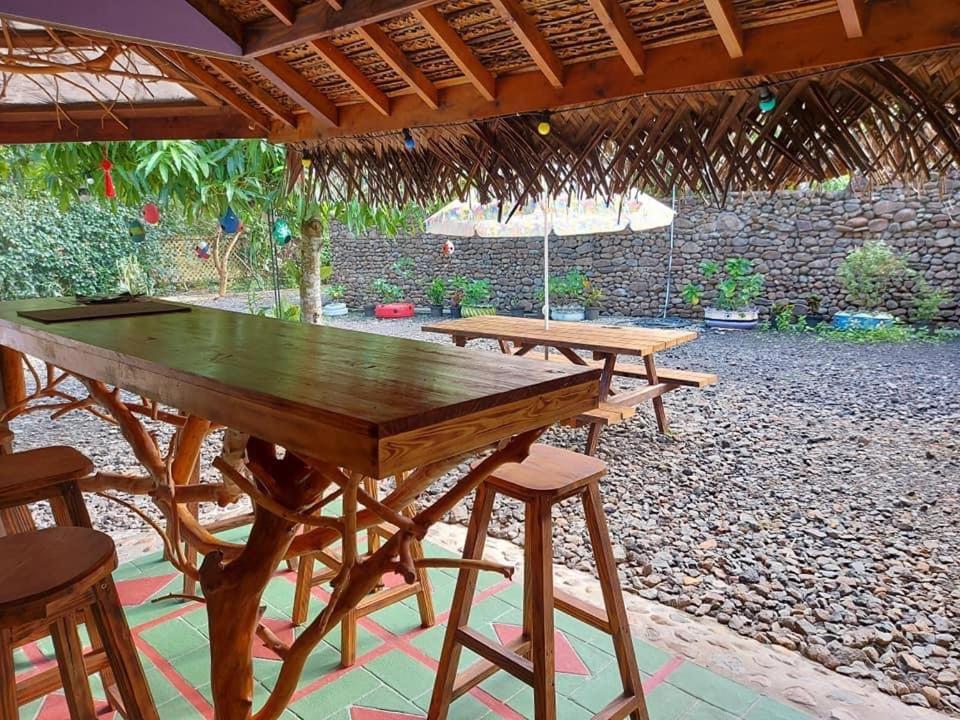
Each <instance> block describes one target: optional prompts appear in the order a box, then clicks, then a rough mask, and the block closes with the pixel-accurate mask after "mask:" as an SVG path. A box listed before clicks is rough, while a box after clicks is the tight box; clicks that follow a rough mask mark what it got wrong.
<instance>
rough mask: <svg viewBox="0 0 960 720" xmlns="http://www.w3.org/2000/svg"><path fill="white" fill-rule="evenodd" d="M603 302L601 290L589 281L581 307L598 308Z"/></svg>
mask: <svg viewBox="0 0 960 720" xmlns="http://www.w3.org/2000/svg"><path fill="white" fill-rule="evenodd" d="M601 302H603V290H601V289H600V288H598V287H597V286H596V285H593V284H592V283H591V282H590V281H589V280H588V281H587V287H586V289H585V290H584V292H583V306H584V307H588V308H595V307H599V306H600V303H601Z"/></svg>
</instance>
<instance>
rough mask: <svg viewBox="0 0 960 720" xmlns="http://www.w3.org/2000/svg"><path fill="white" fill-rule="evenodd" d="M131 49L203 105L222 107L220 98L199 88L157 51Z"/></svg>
mask: <svg viewBox="0 0 960 720" xmlns="http://www.w3.org/2000/svg"><path fill="white" fill-rule="evenodd" d="M133 49H134V51H135V52H136V53H137V55H139V56H140V57H142V58H143V59H144V60H146V61H147V62H148V63H150V64H152V65H153V66H154V67H156V68H157V69H158V70H159V71H160V72H161V73H163V74H164V75H166V76H167V77H169V78H170V79H171V81H172V82H175V83H177V84H178V85H179V86H180V87H182V88H183V89H184V90H186V91H187V92H188V93H190V94H191V95H193V96H194V97H196V98H197V99H198V100H199V101H200V102H202V103H203V104H204V105H207V106H209V107H223V101H221V100H220V98H218V97H217V96H216V95H214V94H213V93H209V92H207V91H206V90H204V89H202V88H201V87H199V83H197V82H196V81H194V80H193V79H192V78H191V77H190V76H189V75H187V74H186V73H185V72H183V70H181V69H180V68H178V67H177V66H176V65H174V64H173V63H172V62H170V61H169V60H167V58H165V57H164V56H163V55H162V54H161V53H160V51H159V50H155V49H154V48H151V47H144V46H143V45H137V46H136V47H134V48H133Z"/></svg>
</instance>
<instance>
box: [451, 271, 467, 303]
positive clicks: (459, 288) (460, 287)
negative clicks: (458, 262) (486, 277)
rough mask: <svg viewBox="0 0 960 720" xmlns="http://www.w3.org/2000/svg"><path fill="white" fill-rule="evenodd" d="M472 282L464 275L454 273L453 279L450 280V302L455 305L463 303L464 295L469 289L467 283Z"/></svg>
mask: <svg viewBox="0 0 960 720" xmlns="http://www.w3.org/2000/svg"><path fill="white" fill-rule="evenodd" d="M469 284H470V281H469V280H467V278H465V277H464V276H463V275H454V276H453V279H451V280H450V287H451V288H452V290H453V291H452V292H451V293H450V302H451V303H452V304H453V305H460V304H462V303H463V295H464V293H465V292H466V290H467V285H469Z"/></svg>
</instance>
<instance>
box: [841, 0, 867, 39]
mask: <svg viewBox="0 0 960 720" xmlns="http://www.w3.org/2000/svg"><path fill="white" fill-rule="evenodd" d="M837 8H838V9H839V10H840V17H841V18H843V29H844V32H846V33H847V37H848V38H859V37H863V26H864V20H865V18H864V13H865V12H866V9H865V7H864V3H863V0H837Z"/></svg>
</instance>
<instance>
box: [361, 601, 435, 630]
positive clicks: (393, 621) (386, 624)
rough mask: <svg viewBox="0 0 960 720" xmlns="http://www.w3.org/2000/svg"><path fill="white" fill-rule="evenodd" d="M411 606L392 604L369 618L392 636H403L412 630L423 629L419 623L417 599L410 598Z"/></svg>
mask: <svg viewBox="0 0 960 720" xmlns="http://www.w3.org/2000/svg"><path fill="white" fill-rule="evenodd" d="M410 599H411V600H412V601H413V602H412V603H411V605H409V606H408V605H405V604H404V603H394V604H393V605H390V606H389V607H385V608H384V609H383V610H379V611H377V612H375V613H374V614H373V615H371V616H370V619H371V620H372V621H373V622H375V623H376V624H377V625H379V626H380V627H382V628H383V629H384V630H387V631H389V632H391V633H393V634H394V635H404V634H406V633H408V632H410V631H412V630H416V629H417V628H420V627H423V623H422V622H421V621H420V611H419V609H417V599H416V598H415V597H414V598H410Z"/></svg>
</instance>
